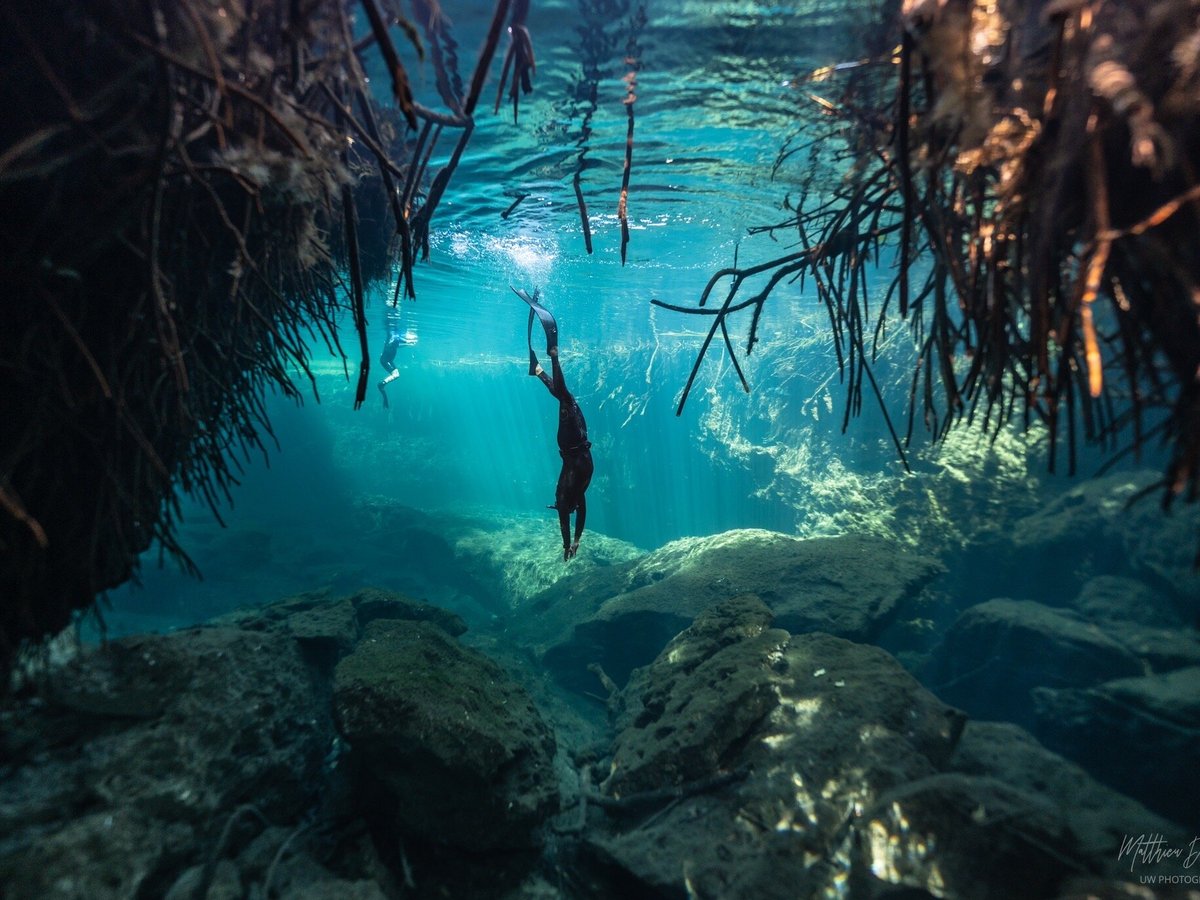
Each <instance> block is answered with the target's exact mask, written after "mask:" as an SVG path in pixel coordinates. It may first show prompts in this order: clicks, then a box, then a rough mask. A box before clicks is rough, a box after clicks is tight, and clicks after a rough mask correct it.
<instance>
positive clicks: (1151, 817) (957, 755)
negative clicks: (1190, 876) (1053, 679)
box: [950, 722, 1193, 878]
mask: <svg viewBox="0 0 1200 900" xmlns="http://www.w3.org/2000/svg"><path fill="white" fill-rule="evenodd" d="M1135 765H1136V763H1135ZM950 768H951V769H952V770H953V771H955V772H960V773H962V774H965V775H971V776H979V777H984V778H991V779H997V780H999V781H1002V782H1003V783H1004V784H1006V785H1008V786H1009V787H1010V788H1012V789H1014V790H1016V791H1018V792H1020V793H1021V794H1023V795H1024V796H1025V797H1026V798H1028V800H1027V801H1026V803H1027V804H1042V805H1045V806H1049V807H1050V808H1051V809H1052V810H1053V811H1054V813H1055V814H1056V815H1057V816H1058V817H1059V818H1060V819H1062V820H1063V821H1064V822H1065V823H1066V825H1067V827H1068V828H1069V829H1070V831H1071V833H1072V834H1073V835H1074V837H1075V842H1076V844H1077V845H1078V847H1079V850H1080V852H1081V853H1082V855H1083V857H1084V859H1086V860H1087V862H1088V869H1089V870H1090V871H1092V872H1096V873H1100V874H1102V875H1105V876H1107V877H1109V878H1119V877H1122V876H1125V877H1128V876H1129V874H1130V872H1131V871H1132V869H1131V866H1130V863H1131V862H1132V860H1131V859H1130V858H1129V853H1128V840H1129V838H1130V837H1131V836H1136V835H1160V836H1162V837H1163V839H1164V840H1165V841H1166V842H1167V843H1168V844H1169V845H1171V846H1173V847H1181V846H1185V845H1186V844H1187V843H1188V842H1189V841H1190V840H1191V838H1192V837H1193V835H1192V834H1191V833H1190V832H1189V831H1187V830H1185V829H1184V828H1182V827H1180V826H1179V825H1177V824H1175V823H1173V822H1171V821H1169V820H1168V819H1165V818H1163V817H1162V816H1160V815H1158V814H1157V813H1154V812H1151V811H1150V810H1148V809H1147V808H1146V807H1145V806H1144V805H1143V804H1141V803H1139V802H1138V801H1137V800H1134V799H1133V798H1131V797H1129V796H1127V795H1125V794H1122V793H1120V792H1118V791H1116V790H1114V789H1113V788H1111V787H1108V786H1107V785H1104V784H1101V783H1100V782H1099V781H1097V780H1096V779H1095V778H1093V777H1092V776H1091V775H1089V774H1088V773H1087V772H1086V771H1084V769H1083V768H1081V767H1080V766H1078V765H1076V764H1075V763H1072V762H1070V761H1068V760H1067V759H1065V758H1063V757H1062V756H1059V755H1058V754H1056V753H1054V752H1052V751H1050V750H1048V749H1047V748H1046V747H1044V746H1043V745H1042V744H1040V743H1038V741H1037V740H1036V739H1035V738H1034V737H1033V735H1031V734H1030V733H1029V732H1028V731H1025V730H1024V729H1023V728H1021V727H1019V726H1017V725H1013V724H1010V723H1008V722H968V723H967V727H966V728H965V729H964V730H963V734H962V738H961V740H959V742H958V747H957V748H956V749H955V751H954V756H953V757H952V758H951V760H950ZM993 812H994V811H993ZM1018 821H1020V820H1019V819H1018ZM1123 848H1124V849H1125V851H1126V852H1125V853H1122V849H1123ZM1162 862H1163V863H1164V864H1163V865H1159V866H1157V867H1147V868H1145V869H1144V870H1143V872H1144V873H1146V874H1149V873H1153V872H1156V873H1160V874H1173V872H1172V868H1171V866H1170V864H1169V863H1170V861H1168V860H1164V861H1162ZM1174 874H1177V873H1174Z"/></svg>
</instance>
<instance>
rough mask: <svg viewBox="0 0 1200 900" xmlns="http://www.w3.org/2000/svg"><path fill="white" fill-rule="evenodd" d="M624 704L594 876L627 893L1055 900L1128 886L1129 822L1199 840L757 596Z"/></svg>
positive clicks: (680, 646)
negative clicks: (1097, 880) (799, 624)
mask: <svg viewBox="0 0 1200 900" xmlns="http://www.w3.org/2000/svg"><path fill="white" fill-rule="evenodd" d="M621 699H622V702H623V709H622V711H621V712H620V714H619V716H618V719H617V727H618V734H617V737H616V740H615V742H614V746H613V753H612V760H611V763H610V765H609V766H608V768H607V770H606V772H607V777H606V778H604V779H603V781H602V782H601V784H600V791H599V792H595V791H589V790H588V789H587V787H586V786H587V784H588V783H589V781H588V779H587V778H585V779H584V785H585V790H584V793H585V796H586V797H587V800H588V808H590V809H592V810H593V813H592V816H591V819H590V820H589V823H588V826H587V828H586V829H585V830H584V856H585V859H586V860H587V861H588V862H590V866H584V867H583V868H584V870H585V871H586V872H587V873H588V874H589V875H590V876H591V877H592V878H593V879H595V880H599V881H600V882H601V883H602V884H604V885H607V886H608V888H609V889H610V890H611V891H612V892H613V893H614V894H615V893H616V892H617V891H619V892H620V895H622V896H647V897H649V896H654V897H685V896H700V897H709V896H711V897H755V898H764V900H774V898H778V900H792V898H795V897H813V896H854V897H885V896H887V897H891V896H896V897H899V896H914V897H916V896H921V897H928V896H939V897H970V898H996V900H1006V898H1010V897H1024V898H1052V897H1058V896H1060V892H1061V891H1062V890H1063V889H1064V886H1065V885H1067V884H1069V883H1070V882H1071V880H1072V879H1074V878H1076V877H1077V876H1080V875H1096V876H1101V877H1107V878H1108V879H1110V880H1112V879H1117V878H1119V876H1120V875H1121V874H1122V872H1123V871H1124V873H1125V874H1126V877H1128V868H1127V867H1128V865H1129V863H1130V860H1129V859H1128V858H1124V859H1123V858H1122V857H1121V856H1120V851H1121V847H1122V840H1123V839H1124V837H1125V835H1124V833H1123V832H1122V831H1121V830H1122V829H1126V830H1129V829H1137V830H1138V831H1139V832H1142V831H1144V832H1146V833H1152V832H1157V833H1159V834H1164V835H1166V836H1167V839H1168V840H1171V841H1175V840H1178V839H1180V835H1179V834H1178V830H1177V829H1171V827H1170V826H1169V824H1168V823H1166V822H1164V820H1162V819H1161V818H1159V817H1158V816H1155V815H1153V814H1151V813H1149V812H1147V811H1146V810H1145V809H1144V808H1142V807H1140V806H1139V805H1138V804H1137V803H1135V802H1133V801H1131V800H1128V799H1127V798H1124V797H1121V796H1120V795H1118V794H1116V793H1115V792H1114V791H1111V790H1108V789H1105V788H1103V787H1101V786H1100V785H1098V784H1096V782H1095V781H1093V780H1092V779H1091V778H1089V777H1088V776H1087V775H1086V774H1085V773H1083V772H1082V771H1081V770H1080V769H1078V768H1077V767H1074V766H1071V765H1070V764H1069V763H1067V762H1065V761H1064V760H1062V759H1061V758H1060V757H1057V756H1055V755H1054V754H1053V753H1050V752H1048V751H1046V750H1045V749H1043V748H1041V747H1040V746H1038V745H1037V743H1036V742H1035V741H1034V740H1033V739H1032V738H1030V737H1029V736H1028V735H1027V734H1025V733H1024V732H1021V731H1020V730H1019V729H1017V728H1016V727H1015V726H1007V725H970V724H969V725H967V726H966V729H965V731H964V717H963V715H962V714H961V713H959V712H958V711H957V710H954V709H953V708H950V707H948V706H945V705H944V704H943V703H941V702H940V701H938V700H937V699H936V698H935V697H933V696H932V695H931V694H930V693H929V692H928V691H926V690H925V689H924V688H922V687H921V686H920V685H919V684H918V683H917V682H916V681H915V680H914V679H913V678H912V677H911V676H910V675H908V674H907V673H906V672H905V671H904V670H903V669H902V668H901V666H900V665H899V664H898V663H897V662H896V661H895V660H894V659H892V658H891V657H890V656H889V655H888V654H886V653H885V652H883V651H882V650H880V649H878V648H876V647H871V646H865V645H861V644H855V643H852V642H850V641H846V640H844V639H841V638H837V637H834V636H831V635H827V634H821V633H812V634H806V635H800V636H792V635H789V634H788V633H787V632H786V631H783V630H782V629H778V628H773V627H772V622H771V617H770V612H769V610H768V609H767V607H766V605H765V604H763V603H762V602H761V601H759V600H758V599H757V598H755V597H753V596H746V595H743V596H739V597H736V598H733V599H731V600H729V601H725V602H722V603H719V604H716V605H714V606H713V607H712V608H710V609H709V610H707V611H706V612H705V613H703V614H702V615H701V616H700V617H698V618H697V619H696V621H695V622H694V623H693V624H692V625H691V626H690V627H689V628H687V629H686V630H684V631H683V632H682V633H680V634H679V635H678V636H676V638H675V639H673V640H672V641H671V642H670V644H669V645H668V646H667V647H666V648H665V649H664V650H663V652H662V653H661V654H660V655H659V656H658V658H656V659H655V660H654V661H653V663H652V664H651V665H649V666H646V667H644V668H641V669H639V670H637V671H635V672H634V673H633V675H632V676H631V678H630V680H629V683H628V685H627V686H626V688H625V690H624V691H623V692H622V694H621ZM964 735H965V737H964ZM596 807H601V808H603V809H604V810H605V815H603V816H601V815H599V814H598V813H596V812H594V810H595V809H596ZM1122 866H1125V867H1126V868H1125V869H1124V870H1123V869H1122ZM1111 883H1112V884H1113V885H1114V889H1117V888H1119V887H1120V885H1119V884H1117V883H1116V882H1115V881H1113V882H1111ZM597 893H599V894H600V895H603V894H604V890H603V889H601V890H598V892H597ZM1113 896H1116V895H1115V894H1114V895H1113Z"/></svg>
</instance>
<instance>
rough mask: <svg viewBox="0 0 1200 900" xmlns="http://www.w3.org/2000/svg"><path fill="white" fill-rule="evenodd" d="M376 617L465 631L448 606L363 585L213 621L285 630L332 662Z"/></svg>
mask: <svg viewBox="0 0 1200 900" xmlns="http://www.w3.org/2000/svg"><path fill="white" fill-rule="evenodd" d="M376 619H410V620H414V621H422V622H433V623H434V624H435V625H438V626H440V627H441V628H442V629H443V630H445V631H446V632H448V633H450V634H451V635H454V636H455V637H457V636H458V635H460V634H463V633H464V632H465V631H466V630H467V626H466V624H465V623H464V622H463V620H462V619H461V618H459V617H458V616H457V615H455V614H454V613H452V612H450V611H448V610H445V609H441V608H440V607H437V606H431V605H430V604H428V603H422V602H419V601H416V600H410V599H409V598H407V597H405V596H403V595H401V594H397V593H394V592H392V591H385V590H381V589H379V588H363V589H362V590H360V591H357V592H355V593H353V594H351V595H350V596H348V597H330V596H329V592H328V591H313V592H309V593H304V594H299V595H297V596H295V597H285V598H284V599H282V600H277V601H276V602H274V603H270V604H268V605H266V606H262V607H255V608H253V609H244V610H238V611H236V612H232V613H229V614H227V615H225V616H222V617H220V618H219V619H217V620H215V621H216V622H217V623H220V624H226V625H234V626H237V627H239V628H245V629H248V630H251V631H258V630H264V629H272V630H279V631H282V632H284V633H286V634H289V635H291V636H292V637H294V638H295V639H296V640H297V641H298V642H299V643H300V645H301V646H303V647H305V648H306V650H310V651H312V652H313V653H314V654H315V656H316V658H317V660H318V661H322V662H324V663H326V664H328V665H329V666H332V665H334V664H335V663H336V662H337V661H338V660H339V659H341V658H342V657H343V656H345V655H346V654H347V653H349V652H350V650H351V648H352V647H353V646H354V645H355V644H356V643H358V640H359V637H360V636H361V634H362V629H363V627H364V626H366V625H367V624H368V623H369V622H373V621H375V620H376Z"/></svg>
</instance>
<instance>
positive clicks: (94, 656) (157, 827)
mask: <svg viewBox="0 0 1200 900" xmlns="http://www.w3.org/2000/svg"><path fill="white" fill-rule="evenodd" d="M2 725H3V727H2V728H0V735H2V737H0V740H2V742H3V751H4V752H3V754H2V757H3V759H4V760H5V768H4V769H3V770H0V776H2V777H0V836H3V837H0V883H3V884H5V885H6V886H7V889H8V891H9V896H12V897H38V898H42V897H68V896H69V897H81V896H87V897H131V896H149V895H153V894H156V893H161V892H164V891H165V890H166V888H167V887H169V885H170V881H169V880H168V881H167V882H166V883H164V884H160V883H159V879H163V878H166V877H167V876H168V875H169V873H171V872H173V871H176V870H177V868H178V867H179V866H180V865H181V864H183V863H186V862H191V861H194V860H195V858H196V857H197V856H198V855H202V853H203V852H205V851H206V850H207V844H205V845H203V849H202V845H198V844H197V843H196V841H197V840H200V839H201V838H203V840H204V841H205V842H207V841H210V840H211V841H215V840H216V837H215V835H213V834H211V833H210V832H211V830H212V829H213V828H215V829H216V830H217V831H219V830H220V828H221V825H222V824H223V823H224V822H225V821H226V820H228V819H229V818H230V817H231V815H232V814H233V813H234V811H235V810H236V809H238V808H239V807H240V806H241V805H242V804H244V803H247V802H252V803H253V804H254V805H255V807H256V809H257V811H258V812H259V814H260V815H262V816H264V817H271V818H276V819H279V820H290V819H294V818H295V817H297V816H298V815H299V814H300V813H301V812H302V811H303V810H304V809H305V808H307V807H308V805H309V804H310V803H311V798H312V791H313V788H314V785H315V784H316V783H317V780H318V778H317V776H318V774H319V772H320V767H321V762H322V760H323V758H324V757H325V755H326V753H327V751H328V749H329V746H330V744H331V742H332V739H333V725H332V717H331V715H330V711H329V703H328V693H327V690H323V689H322V688H321V687H320V686H319V684H318V683H317V681H316V680H315V679H314V678H313V677H312V674H311V672H310V670H309V669H308V667H307V666H306V664H305V662H304V661H303V659H302V657H301V653H300V650H299V648H298V646H297V643H296V641H294V640H292V639H291V638H290V637H287V636H286V635H283V634H276V633H271V632H250V631H244V630H239V629H234V628H228V627H223V628H205V629H197V630H189V631H183V632H177V633H174V634H168V635H153V636H143V637H135V638H125V639H121V640H118V641H114V642H112V643H110V644H109V645H108V646H107V647H104V648H98V649H93V650H91V651H90V652H87V653H84V654H82V655H80V656H79V657H78V658H76V659H74V660H72V661H71V662H69V663H68V664H66V665H64V666H62V667H60V668H57V669H54V670H52V671H51V672H49V673H48V674H47V676H46V687H45V689H44V691H43V692H42V694H41V696H40V697H37V698H35V699H34V700H30V701H27V702H25V703H18V704H16V705H14V706H11V707H10V708H9V709H7V710H6V711H5V713H4V716H3V723H2ZM106 860H110V861H111V862H106ZM114 873H116V874H114Z"/></svg>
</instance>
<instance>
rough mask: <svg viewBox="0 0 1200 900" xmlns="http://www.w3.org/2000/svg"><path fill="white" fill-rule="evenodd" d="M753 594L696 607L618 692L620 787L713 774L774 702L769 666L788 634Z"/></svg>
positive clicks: (615, 769) (614, 780)
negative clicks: (695, 613)
mask: <svg viewBox="0 0 1200 900" xmlns="http://www.w3.org/2000/svg"><path fill="white" fill-rule="evenodd" d="M770 625H771V611H770V610H769V609H767V607H766V605H765V604H764V603H763V602H762V601H761V600H759V599H758V597H756V596H754V595H753V594H743V595H741V596H738V597H734V598H733V599H732V600H727V601H724V602H722V603H718V604H716V605H715V606H713V607H711V608H710V609H709V610H708V611H706V612H705V613H703V614H701V615H700V616H699V617H698V618H697V619H696V621H695V622H694V623H693V624H692V625H691V626H690V627H689V628H687V629H686V630H684V631H683V632H681V633H680V634H678V635H677V636H676V637H675V638H673V639H672V640H671V642H670V643H669V644H667V646H666V647H665V648H664V649H663V651H662V654H661V655H660V656H659V657H658V659H656V660H655V661H654V662H653V663H651V664H650V665H649V666H646V667H645V668H641V669H635V670H634V672H633V674H632V675H631V676H630V679H629V683H628V684H627V685H626V688H625V690H624V691H623V692H622V698H623V700H624V704H625V708H624V711H623V713H622V715H621V716H620V718H619V719H618V722H617V731H618V738H617V741H616V743H615V745H614V750H613V761H612V775H611V776H610V779H609V782H608V786H609V788H610V789H611V790H614V791H618V792H622V793H624V792H631V791H638V790H647V789H649V788H651V787H656V786H660V785H662V784H681V783H684V782H687V781H694V780H696V779H699V778H703V777H705V776H706V775H711V774H712V773H713V772H715V771H717V769H719V768H720V766H721V763H722V761H723V760H725V758H726V756H727V755H728V753H729V752H730V750H731V749H732V748H734V747H735V745H737V744H739V743H740V742H742V741H743V740H745V738H746V736H747V735H748V734H749V733H750V732H751V730H752V729H753V728H755V727H756V726H757V725H758V724H759V723H760V720H761V719H762V718H763V716H765V715H766V714H767V713H768V712H769V711H770V710H771V709H772V708H773V707H774V706H776V705H777V704H778V702H779V698H778V696H777V694H776V692H775V690H774V685H773V684H772V680H771V678H770V667H771V665H772V663H773V662H777V661H778V660H779V659H780V657H779V654H780V653H781V651H782V650H783V648H785V647H786V646H787V643H788V640H789V639H790V637H791V636H790V635H789V634H788V633H787V632H786V631H784V630H782V629H779V628H771V627H770Z"/></svg>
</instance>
